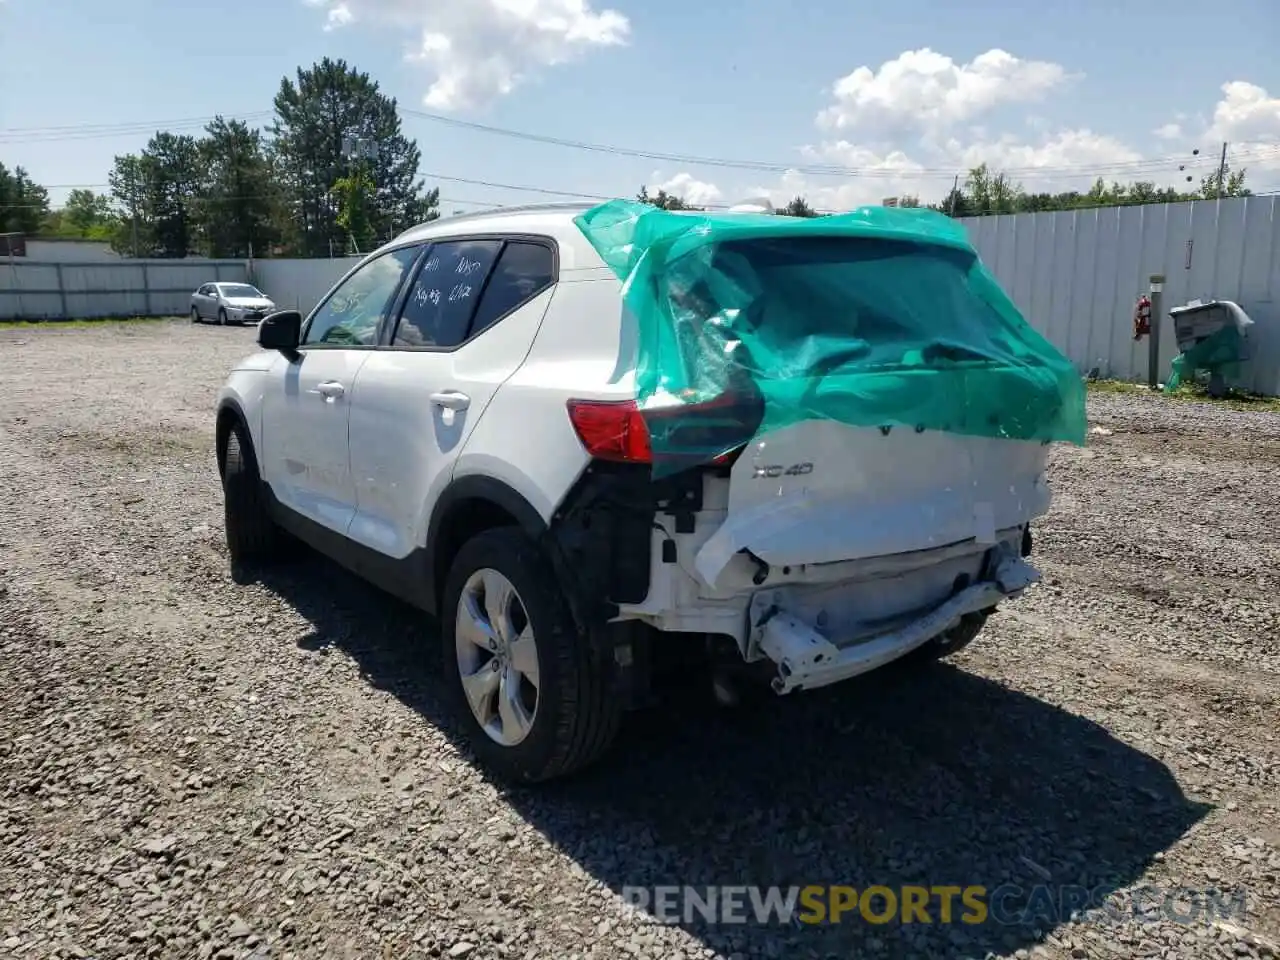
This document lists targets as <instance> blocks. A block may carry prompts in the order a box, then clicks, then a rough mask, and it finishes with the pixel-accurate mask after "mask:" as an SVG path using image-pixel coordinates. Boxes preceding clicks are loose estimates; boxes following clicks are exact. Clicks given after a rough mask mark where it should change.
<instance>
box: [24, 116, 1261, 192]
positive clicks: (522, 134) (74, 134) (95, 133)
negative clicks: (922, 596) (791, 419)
mask: <svg viewBox="0 0 1280 960" xmlns="http://www.w3.org/2000/svg"><path fill="white" fill-rule="evenodd" d="M400 112H401V113H402V114H404V115H405V116H407V117H411V118H414V119H419V120H426V121H429V122H432V123H440V124H444V125H447V126H451V127H455V128H458V129H466V130H472V131H476V132H481V133H487V134H490V135H493V136H501V137H507V138H511V139H517V140H523V141H526V142H530V143H542V144H545V145H550V146H558V147H563V148H566V149H574V150H582V151H586V152H592V153H601V154H607V155H612V156H622V157H630V158H637V159H646V160H653V161H657V162H663V163H672V164H678V165H682V166H707V167H719V168H726V169H738V170H750V171H755V172H759V173H787V172H789V171H794V172H796V173H800V174H804V175H808V176H829V177H841V178H848V177H855V176H856V177H864V178H870V179H926V180H927V179H947V178H950V177H952V176H954V175H955V168H954V167H926V166H921V167H916V168H912V169H892V168H884V167H850V166H845V165H841V164H806V163H787V162H782V161H766V160H747V159H735V158H727V157H708V156H700V155H695V154H680V153H667V152H662V151H654V150H639V149H634V148H629V147H622V146H617V145H611V144H601V143H592V142H589V141H584V140H573V139H567V138H562V137H552V136H548V135H544V134H538V133H533V132H530V131H525V130H515V129H511V128H507V127H499V126H494V125H491V124H484V123H478V122H475V121H470V120H461V119H459V118H456V117H447V116H443V115H440V114H435V113H428V112H426V111H423V110H415V109H411V108H406V107H401V108H400ZM272 115H273V112H272V111H269V110H258V111H251V112H248V113H243V114H239V115H237V116H235V117H231V116H230V115H223V116H227V117H228V118H229V119H239V120H245V121H247V120H251V119H261V118H266V117H269V116H272ZM214 119H215V117H212V116H208V117H184V118H178V119H174V120H156V121H131V122H125V123H118V124H69V125H63V126H49V127H26V128H5V129H0V143H49V142H65V141H75V140H90V139H103V138H109V137H119V136H128V135H139V134H145V133H151V132H155V131H156V130H160V129H171V130H172V129H189V128H192V127H197V126H203V125H207V124H208V123H209V122H211V121H212V120H214ZM1242 143H1248V144H1251V145H1253V146H1255V147H1257V148H1259V149H1260V151H1261V152H1257V153H1252V152H1249V151H1242V157H1243V158H1244V159H1249V160H1253V159H1257V160H1265V159H1272V158H1280V141H1277V142H1271V141H1262V140H1258V141H1242ZM1180 159H1182V158H1180V157H1176V156H1171V157H1153V158H1146V159H1139V160H1117V161H1111V162H1106V163H1091V164H1083V163H1082V164H1061V165H1057V166H1022V167H1002V168H1001V172H1003V173H1005V174H1007V175H1011V176H1018V175H1021V176H1042V177H1064V176H1087V175H1093V176H1103V175H1106V174H1112V175H1126V174H1127V175H1130V176H1135V175H1137V174H1138V173H1140V172H1152V173H1154V172H1156V171H1158V170H1160V169H1162V168H1165V167H1169V166H1171V165H1176V164H1177V163H1178V162H1179V160H1180Z"/></svg>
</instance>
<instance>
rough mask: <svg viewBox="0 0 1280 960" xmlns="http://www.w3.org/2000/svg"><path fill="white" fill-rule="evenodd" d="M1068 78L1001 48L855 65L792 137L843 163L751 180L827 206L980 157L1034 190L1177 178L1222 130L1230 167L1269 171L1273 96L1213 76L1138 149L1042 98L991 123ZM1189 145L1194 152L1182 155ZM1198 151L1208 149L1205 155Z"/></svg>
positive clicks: (860, 200)
mask: <svg viewBox="0 0 1280 960" xmlns="http://www.w3.org/2000/svg"><path fill="white" fill-rule="evenodd" d="M1072 78H1073V75H1071V74H1069V73H1068V71H1067V70H1066V69H1065V68H1064V67H1062V66H1060V65H1058V64H1054V63H1048V62H1043V61H1032V60H1024V59H1021V58H1019V57H1016V56H1014V55H1012V54H1010V53H1007V52H1005V51H1002V50H990V51H988V52H987V53H984V54H981V55H980V56H978V57H975V58H974V59H973V60H972V61H970V62H969V63H960V64H957V63H956V62H955V61H953V60H952V59H951V58H950V57H947V56H945V55H943V54H940V53H936V52H934V51H932V50H928V49H924V50H916V51H907V52H906V53H903V54H901V55H900V56H898V57H897V58H895V59H893V60H890V61H888V62H887V63H885V64H883V65H881V66H880V68H879V69H877V70H874V71H873V70H872V69H871V68H869V67H865V66H863V67H859V68H858V69H857V70H854V71H853V72H852V73H850V74H848V75H847V76H845V77H843V78H842V79H840V80H839V81H837V82H836V83H835V84H834V85H833V87H832V91H833V92H834V95H835V99H834V102H833V103H831V104H830V105H829V106H828V107H827V108H826V109H824V110H822V111H821V113H819V114H818V116H817V118H816V127H817V128H818V130H819V131H820V132H821V133H823V134H825V135H826V139H823V140H822V141H820V142H818V143H816V144H813V145H809V146H805V147H802V148H801V152H802V154H803V156H804V158H805V162H806V164H808V165H812V166H819V165H821V166H830V167H833V168H835V169H837V170H844V171H847V174H846V175H843V176H841V175H832V176H822V175H818V174H816V173H808V174H806V173H803V172H801V171H797V170H790V171H788V172H786V173H785V174H783V175H782V176H781V177H780V178H779V179H778V181H777V182H775V183H773V184H772V185H770V186H765V187H757V188H756V191H757V192H760V193H764V194H767V195H768V196H769V197H770V198H771V199H772V200H773V201H774V203H775V204H784V203H786V202H787V201H789V200H791V199H792V198H793V197H795V196H796V195H803V196H804V197H806V199H808V201H809V202H810V203H811V204H812V205H813V206H814V207H817V208H819V209H826V210H848V209H851V208H853V207H855V206H858V205H860V204H864V203H878V202H880V201H881V200H883V199H884V198H886V197H893V196H902V195H906V194H913V195H917V196H919V197H920V198H921V199H922V200H923V201H925V202H932V201H936V200H939V199H941V198H942V197H943V196H945V195H946V193H947V191H948V190H949V189H950V188H951V185H952V182H953V178H954V177H955V176H956V175H957V174H958V175H959V176H960V178H961V180H963V179H964V176H965V174H966V173H967V171H968V170H969V169H971V168H973V167H975V166H978V165H979V164H982V163H985V164H987V165H988V167H990V168H991V169H992V170H995V171H1003V172H1005V173H1007V174H1008V175H1009V177H1010V179H1011V180H1013V181H1015V182H1017V183H1020V184H1021V185H1022V187H1023V189H1025V190H1028V191H1035V192H1039V191H1048V192H1058V191H1064V190H1086V189H1088V188H1089V186H1091V185H1092V183H1093V181H1094V180H1096V179H1097V178H1098V177H1102V178H1103V179H1105V180H1107V181H1119V182H1129V181H1133V180H1149V181H1153V182H1155V183H1156V184H1157V185H1158V186H1173V187H1178V188H1180V189H1185V188H1186V186H1187V184H1186V178H1187V176H1188V175H1192V176H1195V175H1198V174H1203V173H1205V172H1208V169H1209V167H1210V166H1211V165H1212V164H1210V161H1212V162H1213V163H1216V156H1217V155H1216V153H1214V151H1211V150H1210V151H1207V150H1206V149H1205V144H1212V143H1213V142H1214V141H1217V142H1218V143H1221V142H1222V141H1224V140H1225V141H1228V142H1231V143H1232V144H1233V149H1232V152H1231V155H1230V156H1231V160H1232V162H1233V164H1235V165H1236V166H1247V167H1249V168H1250V169H1251V170H1253V169H1257V170H1259V171H1262V170H1280V98H1277V97H1273V96H1272V95H1271V94H1270V93H1269V92H1268V91H1267V90H1266V89H1264V88H1263V87H1260V86H1257V85H1256V84H1252V83H1248V82H1245V81H1240V80H1236V81H1232V82H1230V83H1225V84H1223V85H1222V87H1221V94H1222V96H1221V99H1220V100H1219V101H1218V102H1217V104H1216V105H1215V107H1214V109H1213V111H1212V119H1210V118H1209V117H1208V116H1206V115H1203V114H1196V113H1191V114H1188V113H1184V112H1178V113H1175V114H1173V115H1172V119H1171V121H1170V122H1168V123H1166V124H1164V125H1162V126H1160V127H1159V128H1157V129H1156V130H1154V131H1152V132H1153V133H1154V135H1155V136H1156V137H1157V138H1159V139H1160V140H1163V141H1165V142H1166V143H1165V145H1163V146H1161V147H1158V148H1154V149H1153V150H1152V151H1150V152H1147V153H1144V151H1143V150H1142V149H1141V148H1140V147H1141V141H1140V140H1135V141H1133V142H1128V141H1127V140H1126V139H1121V138H1120V137H1116V136H1112V135H1109V134H1105V133H1100V132H1097V131H1094V130H1091V129H1089V128H1078V129H1072V128H1062V127H1060V126H1058V125H1056V124H1054V123H1052V122H1051V121H1050V120H1048V119H1046V114H1047V113H1048V112H1049V108H1048V107H1040V108H1037V109H1036V110H1035V111H1034V112H1031V111H1030V110H1028V112H1027V113H1026V115H1024V116H1022V117H1017V116H1014V117H1011V118H1007V120H1008V125H1007V126H1006V127H1004V128H1003V129H1001V128H996V124H994V123H992V122H991V119H992V116H994V115H995V114H994V111H995V110H996V108H998V107H1001V106H1008V105H1012V104H1016V103H1024V104H1028V105H1029V104H1030V103H1032V102H1033V101H1040V100H1044V99H1045V96H1046V94H1048V93H1050V92H1052V91H1054V90H1055V89H1057V88H1060V87H1062V86H1063V85H1064V84H1065V83H1066V82H1067V81H1068V80H1070V79H1072ZM989 114H990V115H992V116H988V115H989ZM993 128H995V129H993ZM1010 130H1016V131H1017V132H1007V131H1010ZM1178 142H1181V143H1183V144H1185V145H1186V154H1187V158H1186V162H1185V164H1183V165H1184V166H1185V167H1186V169H1184V170H1180V169H1179V164H1180V161H1178V160H1177V159H1176V158H1173V159H1171V158H1170V156H1169V154H1170V152H1174V153H1177V151H1178V147H1177V146H1176V144H1177V143H1178ZM1197 144H1198V145H1200V146H1201V148H1202V149H1201V151H1200V154H1201V155H1200V156H1199V157H1196V158H1193V156H1192V151H1191V147H1192V146H1194V145H1197ZM1209 153H1214V156H1213V157H1209V158H1208V159H1206V157H1207V156H1208V154H1209ZM1202 168H1203V169H1202ZM1250 180H1251V182H1252V180H1253V178H1252V177H1251V178H1250ZM1261 186H1266V184H1261Z"/></svg>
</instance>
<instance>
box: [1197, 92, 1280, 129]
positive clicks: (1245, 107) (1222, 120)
mask: <svg viewBox="0 0 1280 960" xmlns="http://www.w3.org/2000/svg"><path fill="white" fill-rule="evenodd" d="M1221 89H1222V99H1221V100H1219V101H1218V104H1217V106H1216V107H1214V110H1213V122H1212V124H1210V126H1209V130H1208V131H1207V133H1208V135H1209V136H1210V137H1212V138H1213V139H1214V140H1226V141H1228V142H1230V141H1232V140H1235V141H1263V142H1270V143H1275V142H1277V141H1280V97H1273V96H1271V95H1270V94H1269V93H1267V91H1266V90H1265V89H1264V88H1263V87H1260V86H1258V85H1257V84H1254V83H1246V82H1245V81H1243V80H1233V81H1231V82H1230V83H1224V84H1223V85H1222V88H1221Z"/></svg>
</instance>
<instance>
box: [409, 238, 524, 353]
mask: <svg viewBox="0 0 1280 960" xmlns="http://www.w3.org/2000/svg"><path fill="white" fill-rule="evenodd" d="M501 250H502V241H501V240H447V241H445V242H443V243H437V244H436V245H435V246H433V247H432V248H431V250H430V251H429V252H428V254H427V258H426V260H425V261H424V262H423V264H422V266H421V267H420V268H419V269H418V275H417V277H415V278H414V282H413V285H412V286H411V287H410V288H409V295H408V297H407V298H406V299H405V301H404V308H403V309H402V310H401V312H400V320H399V322H398V323H397V324H396V329H395V334H394V335H393V336H392V340H391V342H392V344H393V345H394V346H397V347H444V348H448V347H456V346H457V345H458V344H460V343H462V342H463V341H464V340H466V339H467V336H468V330H469V329H470V327H471V318H472V316H473V315H474V314H475V311H476V306H477V304H479V302H480V300H481V294H482V293H483V291H484V287H485V281H486V280H488V278H489V274H490V272H491V271H492V270H493V266H494V263H495V262H496V261H497V259H498V254H499V253H500V252H501Z"/></svg>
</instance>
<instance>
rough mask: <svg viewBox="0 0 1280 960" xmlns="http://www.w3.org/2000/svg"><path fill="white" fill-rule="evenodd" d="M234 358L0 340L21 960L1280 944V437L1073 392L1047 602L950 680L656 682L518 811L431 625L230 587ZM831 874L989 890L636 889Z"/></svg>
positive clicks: (1, 862)
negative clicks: (218, 436) (676, 904)
mask: <svg viewBox="0 0 1280 960" xmlns="http://www.w3.org/2000/svg"><path fill="white" fill-rule="evenodd" d="M253 338H254V332H253V330H252V329H237V328H219V327H213V326H194V325H191V324H189V323H184V322H178V323H170V322H158V323H136V324H104V325H103V326H101V327H97V328H92V329H75V328H65V329H39V330H36V329H31V328H22V329H10V330H0V370H3V371H4V378H5V399H4V403H3V405H0V518H3V522H2V523H0V690H3V691H4V694H3V709H0V948H2V949H0V953H3V954H4V955H5V956H6V957H7V956H14V957H17V958H34V957H51V958H52V957H58V958H67V957H93V958H95V960H98V958H126V957H130V958H133V957H137V958H142V957H147V958H151V957H199V958H204V960H208V958H221V957H226V958H232V957H234V958H237V960H243V958H244V957H249V956H252V957H266V956H271V957H282V956H284V957H289V956H292V957H298V958H310V957H357V956H361V957H363V956H370V957H371V956H380V957H381V956H395V957H444V956H448V957H460V956H464V955H465V956H467V957H468V958H470V960H491V958H499V957H502V958H510V960H520V958H527V960H535V958H542V957H557V958H570V957H574V958H580V960H583V958H609V960H613V958H618V957H637V958H648V957H654V958H664V960H665V958H672V957H680V958H684V960H727V958H729V957H735V956H737V957H743V958H761V957H786V958H789V960H790V958H797V960H799V958H823V957H850V956H864V955H865V956H870V957H893V958H898V957H929V956H948V957H974V958H977V957H987V956H990V957H999V958H1006V957H1019V958H1026V957H1040V958H1051V960H1065V958H1068V957H1098V958H1128V957H1162V958H1186V960H1193V958H1194V960H1201V958H1210V957H1245V956H1248V957H1254V956H1256V957H1265V958H1274V957H1276V956H1277V955H1278V953H1280V951H1278V950H1277V943H1278V942H1280V813H1278V810H1280V700H1278V697H1280V601H1278V600H1277V597H1278V596H1280V590H1278V589H1277V587H1278V586H1280V584H1278V582H1277V580H1278V577H1280V574H1278V573H1277V571H1280V497H1278V496H1277V494H1276V492H1275V480H1274V478H1275V476H1276V474H1277V467H1280V416H1277V415H1275V414H1270V413H1262V412H1240V411H1235V410H1230V409H1226V408H1223V407H1219V406H1211V405H1199V404H1192V403H1186V402H1174V401H1167V400H1164V399H1163V398H1160V397H1153V396H1148V395H1146V394H1138V393H1134V394H1098V395H1095V396H1093V397H1091V400H1090V426H1091V428H1100V429H1092V430H1091V432H1090V434H1089V438H1088V439H1089V443H1088V446H1087V447H1085V448H1083V449H1078V448H1071V447H1061V448H1055V449H1054V451H1053V454H1052V461H1051V468H1050V471H1051V480H1052V482H1053V484H1054V488H1055V491H1056V499H1055V504H1054V507H1053V511H1052V513H1051V514H1050V515H1049V516H1048V517H1046V518H1045V519H1044V520H1043V521H1042V522H1041V523H1040V524H1038V526H1037V528H1036V531H1035V551H1036V552H1035V559H1036V562H1037V563H1038V565H1039V566H1040V567H1041V569H1042V571H1043V573H1044V582H1043V583H1042V584H1041V585H1040V586H1039V587H1037V588H1034V589H1033V590H1032V591H1030V592H1029V593H1028V594H1027V595H1026V596H1025V597H1024V598H1023V599H1021V600H1019V601H1017V602H1016V603H1012V604H1009V605H1007V606H1005V607H1003V608H1002V609H1001V611H1000V613H999V614H998V615H996V616H995V617H993V618H992V620H991V621H990V623H989V626H988V627H987V629H986V630H985V631H984V634H983V635H982V636H981V637H980V638H979V639H978V641H977V642H975V643H974V644H973V645H972V646H971V647H969V648H968V649H966V650H965V651H963V652H962V653H960V654H959V655H957V656H956V657H955V658H954V661H953V662H949V663H944V664H938V665H935V666H932V667H928V668H925V669H922V670H916V671H910V670H904V669H899V668H893V667H891V668H888V669H886V670H884V671H878V672H876V673H874V674H871V675H869V676H867V677H864V678H861V679H859V680H858V681H854V682H851V683H848V684H844V685H839V686H837V687H833V688H830V689H828V690H825V691H817V692H814V693H812V694H807V695H798V696H796V697H793V698H789V699H785V700H777V699H772V698H769V699H766V700H765V701H764V702H763V703H761V704H757V705H752V706H751V707H749V708H746V709H742V710H738V711H722V710H719V709H717V708H716V707H715V706H714V705H713V704H712V703H711V697H710V695H709V691H703V690H701V689H699V690H696V691H693V692H675V693H673V694H672V697H671V698H670V699H669V700H668V701H667V702H666V704H665V705H664V706H662V707H661V708H659V709H656V710H654V711H651V712H649V713H645V714H637V715H633V716H631V717H629V718H628V720H627V723H626V724H625V725H624V729H623V732H622V735H621V737H620V739H619V742H618V744H617V748H616V750H615V751H614V753H613V754H612V756H611V757H610V759H609V760H608V761H607V762H606V763H604V764H603V765H602V766H600V767H599V768H597V769H595V770H593V771H591V772H589V773H588V774H585V775H584V776H582V777H580V778H576V779H575V780H573V781H571V782H566V783H564V784H559V785H554V786H553V787H551V788H549V789H539V790H514V789H505V788H501V787H499V786H496V785H495V784H493V783H491V782H490V781H489V780H487V779H486V778H485V777H483V776H482V775H481V774H480V773H479V772H478V771H477V770H476V768H475V767H474V765H473V763H472V761H471V758H470V756H469V753H468V751H467V749H466V747H465V746H464V745H463V742H462V740H461V739H460V736H459V733H458V727H457V724H456V723H455V721H454V719H453V718H452V717H451V716H450V715H449V714H448V712H447V710H445V708H444V707H443V706H442V702H443V699H442V696H441V684H440V678H439V676H438V674H437V672H436V667H435V662H436V658H435V656H434V654H433V653H432V650H433V648H432V646H431V645H432V643H433V642H435V637H436V634H435V632H434V628H433V626H432V624H430V623H429V622H427V621H425V620H424V619H423V618H422V617H420V616H418V615H416V614H415V613H414V612H412V611H410V610H408V609H407V608H405V607H403V606H402V605H400V604H398V603H396V602H395V601H392V600H390V599H389V598H387V597H385V596H384V595H382V594H380V593H378V592H377V591H375V590H373V589H372V588H368V587H366V586H365V585H363V584H362V583H360V582H359V581H358V580H356V579H354V578H353V577H351V576H349V575H348V574H346V573H344V572H343V571H341V570H339V569H338V568H336V567H335V566H334V565H332V564H330V563H328V562H326V561H323V560H321V559H319V558H318V557H314V556H310V555H304V556H300V557H299V558H297V559H296V560H293V561H290V562H289V563H287V564H285V565H282V566H281V567H280V568H278V569H276V570H273V571H271V572H270V573H269V574H264V575H263V578H262V579H261V580H258V581H254V582H248V583H236V582H234V581H233V580H232V578H231V576H230V575H229V572H228V569H227V561H226V552H225V548H224V546H223V542H222V501H221V495H220V491H219V486H218V480H217V476H216V469H215V464H214V459H213V426H214V424H213V403H214V397H215V393H216V390H217V388H218V386H219V385H220V384H221V382H222V381H223V379H224V378H225V376H226V373H227V371H228V370H229V369H230V367H231V365H232V364H233V363H234V362H235V361H236V360H238V359H239V358H241V357H242V356H244V355H245V354H247V353H249V352H250V351H251V350H253V349H254V347H253ZM822 883H835V884H844V885H848V886H850V887H854V888H856V889H857V890H858V891H864V890H865V889H866V888H867V887H868V886H871V885H877V884H878V885H886V886H890V887H895V886H898V887H900V886H902V885H925V886H930V885H948V884H956V885H971V884H979V885H983V886H985V887H987V888H988V890H989V891H995V890H997V889H998V888H1002V889H1005V890H1006V891H1013V894H1014V895H1011V896H1010V897H1009V898H1008V900H1007V901H1006V904H1005V906H1004V907H1002V908H1000V909H1001V910H1003V911H1004V912H1003V913H1001V914H1000V916H995V914H996V913H999V912H1000V911H999V910H997V909H996V908H995V907H994V906H993V907H992V914H993V916H992V917H990V918H988V920H987V922H985V923H982V924H966V923H952V924H949V925H948V924H942V923H938V922H934V923H930V924H922V923H914V924H912V923H908V924H899V923H896V922H893V923H887V924H873V923H868V922H866V921H865V920H863V919H862V918H861V917H859V916H857V915H856V911H854V912H853V913H850V914H847V915H846V916H845V918H844V922H841V923H831V924H818V925H808V924H800V923H791V924H777V923H774V924H755V923H751V924H745V925H725V924H715V923H711V922H708V921H707V920H706V919H705V918H703V917H702V916H701V915H699V914H698V913H696V912H695V913H693V914H691V915H689V916H679V917H677V918H676V920H677V922H674V923H661V922H657V921H656V920H655V917H654V916H653V915H652V914H651V913H649V912H646V911H644V910H640V909H635V908H630V907H628V905H627V903H626V902H625V901H624V899H623V897H624V891H625V890H626V889H627V888H631V887H646V886H648V887H652V886H657V885H681V884H683V885H689V886H693V887H696V888H705V887H707V886H709V885H744V884H745V885H760V886H767V885H779V886H781V887H784V888H786V887H790V886H792V885H796V886H803V885H807V884H822ZM1002 885H1003V886H1002ZM1210 886H1213V887H1216V888H1217V889H1218V890H1219V891H1221V893H1218V894H1212V895H1209V894H1206V893H1204V892H1203V891H1204V889H1205V888H1207V887H1210ZM1050 888H1051V889H1052V890H1054V891H1056V892H1057V893H1059V894H1061V896H1063V897H1066V896H1068V894H1070V893H1071V891H1075V893H1077V894H1078V893H1080V892H1084V893H1086V894H1089V895H1097V896H1100V897H1101V898H1102V901H1101V902H1089V901H1088V897H1087V896H1086V897H1085V899H1084V901H1081V900H1078V899H1077V900H1070V901H1069V902H1068V903H1066V904H1065V906H1064V905H1062V904H1058V905H1056V906H1055V905H1054V904H1052V903H1049V902H1046V901H1044V900H1043V898H1042V899H1041V900H1036V899H1035V895H1036V892H1037V889H1039V890H1040V891H1041V893H1043V892H1044V891H1045V890H1046V889H1050ZM1174 888H1193V889H1194V890H1196V891H1200V892H1198V893H1195V894H1190V895H1186V896H1182V897H1180V898H1178V899H1177V901H1176V904H1175V905H1174V906H1176V910H1175V909H1174V908H1173V907H1171V906H1170V905H1169V903H1168V902H1166V901H1163V900H1161V899H1160V898H1159V896H1158V894H1159V891H1168V890H1172V889H1174ZM1063 891H1066V892H1063ZM1240 891H1243V896H1244V900H1243V904H1244V909H1243V910H1236V909H1234V908H1231V907H1230V905H1231V903H1233V902H1234V901H1232V900H1231V898H1232V897H1233V896H1235V895H1236V894H1237V893H1239V892H1240ZM1072 895H1074V894H1072ZM990 902H991V903H992V904H994V903H995V901H994V900H992V901H990ZM1021 905H1025V907H1026V909H1025V910H1022V911H1021V912H1010V911H1013V909H1014V908H1015V907H1020V906H1021ZM1224 905H1225V906H1224ZM956 912H957V914H959V913H960V912H961V911H960V906H959V901H958V900H957V904H956ZM1177 918H1182V919H1177ZM935 920H936V912H935Z"/></svg>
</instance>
